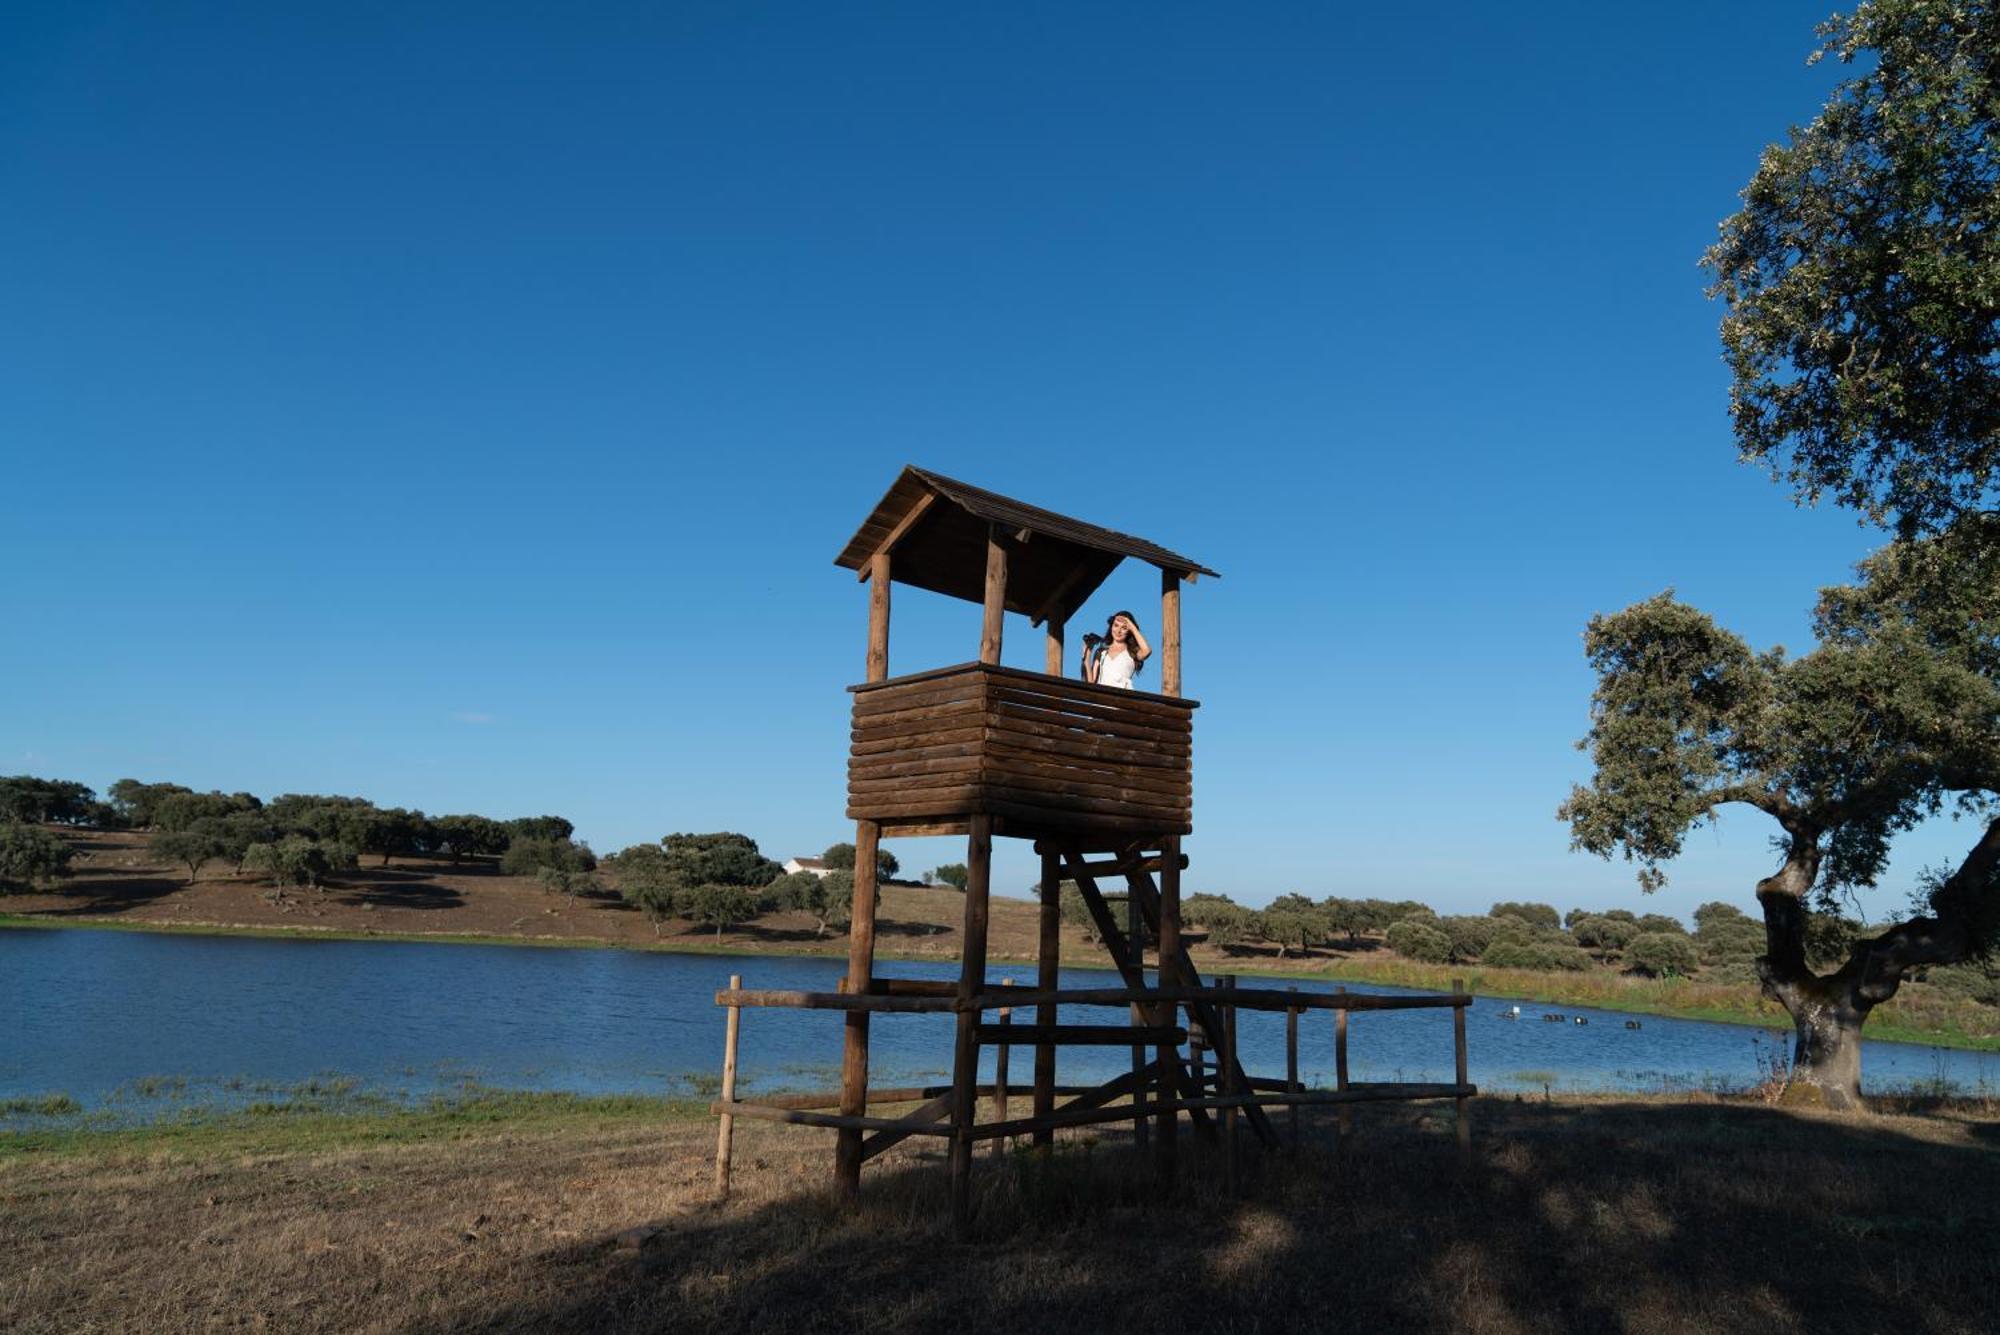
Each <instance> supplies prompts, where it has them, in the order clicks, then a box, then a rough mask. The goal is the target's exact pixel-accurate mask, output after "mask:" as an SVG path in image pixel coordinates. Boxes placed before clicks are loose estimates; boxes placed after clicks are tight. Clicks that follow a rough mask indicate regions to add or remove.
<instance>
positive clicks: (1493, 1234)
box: [0, 1100, 2000, 1335]
mask: <svg viewBox="0 0 2000 1335" xmlns="http://www.w3.org/2000/svg"><path fill="white" fill-rule="evenodd" d="M1476 1108H1477V1119H1478V1120H1477V1125H1478V1128H1479V1135H1478V1142H1479V1155H1478V1163H1477V1165H1476V1166H1475V1168H1474V1169H1473V1170H1472V1171H1471V1172H1470V1173H1469V1174H1461V1173H1460V1171H1459V1170H1458V1168H1457V1166H1456V1161H1455V1156H1454V1155H1453V1154H1452V1153H1451V1150H1450V1138H1449V1129H1448V1127H1449V1116H1448V1112H1446V1113H1445V1114H1444V1115H1440V1114H1439V1113H1438V1112H1436V1111H1428V1112H1427V1111H1425V1110H1421V1109H1406V1110H1388V1109H1363V1110H1361V1111H1360V1112H1359V1114H1358V1115H1357V1121H1358V1123H1359V1127H1360V1130H1359V1134H1358V1135H1357V1137H1356V1138H1355V1140H1354V1141H1353V1142H1351V1144H1350V1146H1349V1151H1348V1153H1346V1154H1345V1155H1339V1154H1336V1153H1335V1152H1334V1151H1333V1150H1332V1148H1331V1147H1330V1146H1329V1145H1328V1144H1326V1143H1325V1142H1324V1141H1323V1140H1321V1139H1318V1138H1317V1137H1318V1136H1319V1135H1323V1134H1324V1127H1323V1126H1320V1127H1318V1129H1317V1131H1316V1132H1315V1134H1314V1135H1311V1136H1309V1138H1308V1144H1307V1145H1306V1146H1305V1147H1304V1148H1303V1149H1301V1150H1300V1151H1299V1152H1298V1154H1297V1156H1296V1157H1282V1156H1280V1157H1273V1158H1271V1159H1269V1160H1268V1163H1267V1165H1266V1166H1264V1167H1262V1168H1261V1169H1259V1168H1257V1167H1255V1165H1256V1163H1257V1162H1258V1160H1259V1156H1258V1155H1256V1154H1255V1153H1252V1154H1250V1155H1249V1156H1247V1157H1248V1158H1249V1160H1250V1161H1251V1162H1252V1164H1253V1169H1252V1171H1251V1173H1250V1174H1249V1175H1248V1181H1247V1183H1246V1187H1245V1190H1244V1192H1243V1195H1242V1198H1241V1199H1240V1200H1229V1199H1226V1198H1224V1196H1223V1195H1222V1193H1221V1192H1220V1191H1219V1189H1218V1187H1217V1185H1216V1182H1215V1180H1214V1179H1213V1177H1212V1176H1211V1175H1210V1171H1209V1170H1210V1166H1211V1165H1210V1158H1211V1156H1208V1155H1206V1154H1204V1153H1201V1152H1198V1150H1197V1149H1196V1147H1194V1146H1193V1145H1192V1144H1191V1143H1188V1142H1184V1144H1185V1145H1186V1152H1185V1153H1184V1155H1183V1161H1184V1166H1185V1167H1186V1169H1187V1170H1188V1171H1187V1174H1186V1177H1185V1178H1184V1181H1185V1184H1186V1185H1185V1191H1184V1197H1183V1201H1182V1207H1181V1208H1180V1209H1178V1210H1172V1211H1169V1210H1164V1209H1161V1208H1159V1207H1158V1206H1156V1205H1155V1204H1154V1203H1153V1202H1152V1200H1151V1192H1150V1190H1149V1188H1148V1185H1147V1179H1146V1177H1145V1174H1144V1171H1143V1166H1142V1165H1139V1164H1138V1163H1136V1162H1135V1160H1134V1158H1133V1157H1132V1156H1131V1155H1130V1153H1129V1152H1128V1150H1127V1149H1126V1147H1125V1146H1124V1145H1123V1143H1122V1141H1121V1140H1120V1138H1119V1136H1118V1135H1117V1134H1116V1133H1115V1132H1111V1133H1107V1134H1105V1135H1103V1136H1102V1138H1101V1139H1095V1140H1093V1139H1089V1138H1076V1139H1072V1140H1070V1141H1068V1142H1066V1143H1065V1144H1064V1145H1063V1146H1062V1147H1061V1149H1060V1150H1059V1152H1058V1153H1057V1154H1056V1155H1055V1156H1054V1157H1053V1158H1052V1159H1049V1160H1047V1161H1043V1160H1040V1159H1038V1158H1036V1157H1035V1156H1033V1155H1031V1154H1016V1155H1014V1156H1012V1157H1011V1158H1009V1159H1008V1160H1006V1161H1004V1162H995V1161H993V1160H985V1159H982V1161H981V1163H980V1171H979V1174H978V1179H979V1189H980V1196H981V1199H980V1237H979V1239H978V1240H977V1241H976V1242H975V1243H973V1244H971V1245H959V1244H956V1243H954V1242H952V1241H951V1240H950V1237H949V1234H948V1233H947V1232H946V1231H945V1230H944V1228H943V1227H942V1215H943V1188H944V1174H943V1171H942V1168H941V1165H939V1164H938V1163H937V1162H936V1160H935V1158H934V1157H932V1156H935V1154H936V1151H935V1149H927V1150H923V1151H911V1152H908V1153H900V1152H899V1153H898V1154H895V1155H892V1156H890V1157H889V1158H888V1160H887V1161H886V1162H885V1163H883V1164H882V1165H880V1166H871V1168H870V1170H869V1174H870V1175H869V1178H868V1180H867V1183H866V1193H865V1201H864V1204H863V1207H862V1208H861V1210H860V1211H859V1212H858V1213H853V1214H848V1213H843V1212H841V1211H840V1210H838V1209H836V1208H834V1207H833V1206H832V1205H831V1204H830V1203H829V1202H828V1201H827V1200H825V1199H824V1198H823V1197H822V1196H820V1195H818V1194H816V1193H815V1192H814V1191H812V1190H811V1189H809V1188H807V1187H802V1186H801V1184H802V1183H803V1184H812V1183H818V1182H820V1181H822V1180H823V1178H824V1175H825V1173H826V1172H827V1171H828V1167H829V1161H830V1157H831V1151H830V1146H829V1144H828V1142H827V1140H826V1139H825V1134H826V1133H818V1132H811V1131H806V1130H803V1129H798V1128H787V1127H774V1126H770V1125H767V1124H763V1123H747V1124H739V1128H738V1141H737V1146H738V1156H737V1183H738V1194H737V1197H736V1199H735V1200H733V1201H732V1202H731V1203H730V1204H729V1205H728V1206H727V1207H725V1208H720V1209H718V1208H715V1207H713V1206H712V1205H710V1204H709V1203H708V1201H707V1199H706V1198H707V1194H708V1187H709V1179H710V1172H711V1159H710V1156H711V1154H712V1146H713V1139H712V1137H713V1125H712V1123H710V1122H709V1121H708V1120H707V1119H705V1118H690V1117H687V1116H685V1115H677V1114H672V1113H670V1112H668V1111H666V1110H662V1109H660V1108H658V1107H653V1108H651V1109H648V1108H645V1107H641V1106H639V1105H636V1104H633V1103H631V1102H629V1101H628V1102H626V1103H624V1104H620V1105H616V1106H614V1107H611V1108H608V1109H606V1110H604V1111H602V1112H593V1111H591V1110H590V1109H589V1108H588V1107H587V1106H584V1107H581V1108H576V1107H572V1108H571V1110H569V1111H564V1112H560V1113H557V1114H551V1115H547V1116H536V1115H522V1116H516V1117H509V1118H505V1119H502V1120H499V1121H494V1122H486V1123H481V1122H476V1121H460V1122H453V1121H451V1120H449V1119H444V1120H433V1121H432V1122H430V1123H424V1122H422V1120H421V1119H417V1120H416V1121H412V1120H410V1119H405V1118H395V1117H391V1118H378V1119H374V1120H373V1121H348V1122H343V1121H341V1119H330V1120H327V1121H325V1122H320V1121H316V1120H315V1119H313V1118H311V1117H307V1118H302V1119H300V1120H299V1121H298V1122H296V1123H293V1124H290V1125H287V1126H283V1127H280V1128H278V1129H276V1130H272V1131H268V1132H266V1133H265V1134H264V1135H263V1136H262V1137H261V1138H252V1139H249V1140H245V1139H242V1138H240V1137H238V1136H236V1135H234V1134H232V1133H231V1132H230V1129H229V1128H221V1129H219V1130H217V1131H215V1132H212V1133H201V1132H185V1131H183V1132H159V1133H152V1132H146V1133H131V1134H125V1135H115V1136H85V1137H80V1138H69V1139H64V1138H60V1137H58V1138H55V1139H54V1140H51V1141H48V1142H46V1143H45V1145H44V1147H43V1148H40V1149H33V1150H28V1151H26V1152H18V1153H13V1154H4V1153H0V1327H5V1328H8V1329H11V1330H16V1331H24V1332H25V1331H37V1332H38V1331H46V1330H101V1329H145V1330H195V1329H202V1330H208V1329H216V1328H232V1329H245V1328H247V1329H260V1328H276V1329H284V1330H343V1331H346V1330H447V1329H449V1330H471V1329H478V1330H502V1329H505V1330H535V1329H589V1330H631V1331H690V1332H702V1331H718V1332H719V1331H736V1330H744V1329H773V1330H784V1331H788V1332H790V1331H848V1330H863V1329H865V1330H868V1331H871V1332H877V1333H878V1335H888V1333H891V1332H902V1331H912V1332H914V1331H928V1330H937V1329H944V1328H949V1327H957V1328H959V1329H963V1330H966V1331H981V1330H1010V1331H1023V1332H1026V1331H1035V1330H1042V1329H1089V1330H1092V1331H1109V1332H1118V1331H1134V1332H1141V1331H1143V1332H1146V1333H1147V1335H1157V1332H1159V1331H1161V1330H1175V1331H1194V1332H1199V1331H1283V1330H1302V1329H1326V1328H1333V1327H1342V1328H1351V1329H1364V1330H1365V1329H1393V1330H1452V1331H1492V1332H1512V1331H1539V1330H1607V1329H1623V1330H1630V1331H1655V1330H1757V1331H1760V1332H1761V1331H1773V1330H1777V1331H1793V1330H1795V1331H1809V1330H1810V1331H1815V1332H1819V1331H1828V1330H1870V1329H1886V1328H1891V1327H1894V1328H1899V1329H1917V1330H1930V1331H1983V1330H1990V1329H1991V1328H1992V1320H1993V1295H1994V1294H1996V1293H2000V1248H1996V1247H1995V1246H1994V1238H1995V1237H1996V1236H2000V1155H1996V1153H1995V1150H1996V1148H2000V1116H1996V1111H1995V1110H1994V1109H1993V1108H1991V1107H1987V1108H1983V1109H1977V1108H1965V1107H1940V1108H1931V1109H1928V1110H1922V1111H1907V1110H1906V1111H1901V1112H1896V1113H1889V1114H1881V1115H1876V1116H1870V1117H1862V1118H1840V1117H1836V1116H1831V1115H1825V1114H1804V1113H1796V1112H1791V1111H1786V1110H1781V1109H1775V1108H1769V1107H1764V1106H1759V1105H1756V1104H1751V1103H1717V1102H1712V1101H1706V1102H1667V1101H1635V1100H1567V1101H1565V1100H1558V1101H1556V1102H1554V1103H1544V1102H1541V1101H1532V1102H1515V1101H1489V1102H1486V1103H1482V1104H1479V1105H1476ZM370 1128H374V1130H372V1131H371V1130H370ZM333 1129H338V1130H339V1134H330V1131H331V1130H333ZM5 1148H6V1143H5V1142H4V1141H0V1151H4V1150H5ZM641 1224H651V1225H654V1226H657V1227H658V1228H659V1229H660V1232H659V1233H658V1234H657V1236H656V1237H655V1238H654V1240H653V1242H652V1243H651V1244H650V1245H648V1246H647V1247H646V1248H645V1249H644V1250H643V1251H637V1252H635V1251H629V1250H625V1249H622V1248H620V1247H618V1246H617V1245H616V1243H615V1241H614V1238H615V1235H616V1234H617V1233H619V1232H620V1231H621V1230H624V1229H627V1228H630V1227H632V1226H634V1225H641Z"/></svg>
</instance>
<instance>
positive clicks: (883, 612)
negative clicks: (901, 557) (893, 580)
mask: <svg viewBox="0 0 2000 1335" xmlns="http://www.w3.org/2000/svg"><path fill="white" fill-rule="evenodd" d="M888 677H889V553H887V552H877V553H876V554H875V555H874V556H873V557H871V558H870V559H869V561H868V680H869V681H886V680H888Z"/></svg>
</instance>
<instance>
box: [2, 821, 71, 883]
mask: <svg viewBox="0 0 2000 1335" xmlns="http://www.w3.org/2000/svg"><path fill="white" fill-rule="evenodd" d="M71 856H72V851H71V849H70V846H69V845H68V844H66V843H64V842H63V841H62V840H60V839H58V838H56V836H54V835H52V834H50V833H49V832H48V831H47V830H38V829H36V828H35V827H34V826H32V825H22V824H19V823H18V822H14V821H8V822H6V823H4V824H0V895H8V894H26V893H27V892H28V891H30V890H33V889H35V888H36V887H38V886H43V885H47V884H49V883H51V882H53V881H56V880H58V879H60V878H61V877H62V875H63V873H64V872H66V871H68V870H69V860H70V857H71Z"/></svg>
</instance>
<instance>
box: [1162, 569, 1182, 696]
mask: <svg viewBox="0 0 2000 1335" xmlns="http://www.w3.org/2000/svg"><path fill="white" fill-rule="evenodd" d="M1160 692H1161V694H1163V695H1179V694H1180V693H1181V576H1180V572H1179V571H1177V570H1162V571H1161V572H1160Z"/></svg>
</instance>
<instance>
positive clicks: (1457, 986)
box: [1451, 978, 1472, 1168]
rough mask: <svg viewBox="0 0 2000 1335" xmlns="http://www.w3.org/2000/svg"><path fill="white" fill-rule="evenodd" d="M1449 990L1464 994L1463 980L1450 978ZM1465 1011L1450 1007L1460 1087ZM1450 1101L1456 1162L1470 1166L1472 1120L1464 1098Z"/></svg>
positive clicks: (1463, 1063)
mask: <svg viewBox="0 0 2000 1335" xmlns="http://www.w3.org/2000/svg"><path fill="white" fill-rule="evenodd" d="M1451 992H1452V995H1453V996H1464V995H1465V980H1464V979H1463V978H1454V979H1452V980H1451ZM1465 1011H1466V1008H1465V1007H1464V1006H1453V1007H1452V1008H1451V1039H1452V1045H1453V1046H1454V1047H1455V1048H1456V1049H1457V1056H1458V1085H1459V1088H1460V1089H1463V1088H1465V1085H1466V1078H1465V1073H1466V1063H1465ZM1452 1102H1453V1103H1454V1104H1455V1105H1456V1106H1457V1113H1458V1116H1457V1119H1456V1120H1457V1130H1458V1162H1459V1165H1460V1167H1464V1168H1470V1167H1471V1166H1472V1122H1471V1120H1470V1118H1469V1117H1468V1115H1467V1111H1466V1106H1465V1104H1466V1100H1465V1099H1463V1098H1456V1099H1453V1100H1452Z"/></svg>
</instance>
